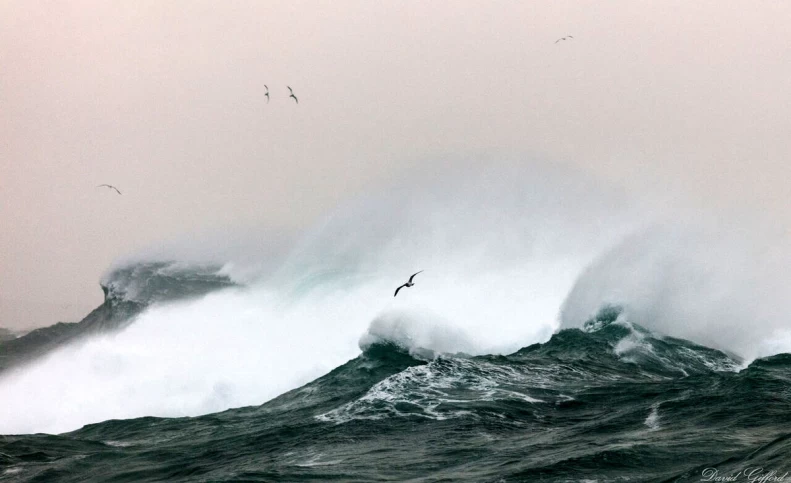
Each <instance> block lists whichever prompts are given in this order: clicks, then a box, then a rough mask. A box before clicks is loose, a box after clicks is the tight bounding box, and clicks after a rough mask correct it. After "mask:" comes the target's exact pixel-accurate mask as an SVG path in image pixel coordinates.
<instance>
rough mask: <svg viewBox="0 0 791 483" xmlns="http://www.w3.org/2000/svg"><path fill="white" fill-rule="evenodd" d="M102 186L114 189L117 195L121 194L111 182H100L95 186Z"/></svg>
mask: <svg viewBox="0 0 791 483" xmlns="http://www.w3.org/2000/svg"><path fill="white" fill-rule="evenodd" d="M102 186H106V187H108V188H110V189H114V190H115V191H116V192H117V193H118V194H119V195H120V194H121V192H120V191H118V188H116V187H115V186H113V185H111V184H100V185H99V186H97V188H101V187H102Z"/></svg>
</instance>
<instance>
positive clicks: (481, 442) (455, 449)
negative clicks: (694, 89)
mask: <svg viewBox="0 0 791 483" xmlns="http://www.w3.org/2000/svg"><path fill="white" fill-rule="evenodd" d="M614 318H615V316H614V314H608V313H604V314H603V315H602V316H601V317H600V320H598V321H594V323H591V324H589V325H588V328H587V330H586V331H582V330H577V329H571V330H565V331H562V332H559V333H557V334H555V335H554V336H553V337H552V339H551V340H550V341H548V342H547V343H545V344H539V345H533V346H530V347H526V348H524V349H522V350H520V351H518V352H517V353H514V354H512V355H509V356H481V357H464V356H458V357H441V358H437V359H433V360H421V359H419V358H416V357H413V356H411V355H410V354H409V353H407V352H406V351H404V350H403V349H401V348H399V347H397V346H395V345H391V344H377V345H373V346H371V347H369V348H367V350H366V351H365V352H364V353H363V354H362V355H360V356H359V357H357V358H356V359H354V360H351V361H349V362H348V363H346V364H345V365H343V366H341V367H338V368H336V369H335V370H334V371H332V372H331V373H329V374H327V375H325V376H324V377H321V378H319V379H317V380H315V381H313V382H311V383H309V384H307V385H305V386H303V387H301V388H299V389H296V390H294V391H291V392H288V393H286V394H283V395H282V396H280V397H278V398H276V399H274V400H271V401H269V402H267V403H266V404H263V405H261V406H258V407H249V408H242V409H233V410H229V411H225V412H223V413H219V414H211V415H207V416H202V417H196V418H178V419H163V418H141V419H134V420H124V421H106V422H102V423H99V424H92V425H88V426H86V427H84V428H82V429H80V430H78V431H74V432H71V433H66V434H62V435H58V436H51V435H26V436H0V480H2V481H41V482H49V481H68V482H82V481H115V482H121V481H128V482H133V481H271V482H291V481H316V482H321V481H354V482H369V481H415V482H418V481H420V482H434V481H437V482H438V481H446V482H454V481H471V482H518V481H525V482H531V481H569V482H572V481H573V482H582V481H588V482H591V481H597V482H610V481H657V482H660V481H705V477H704V476H703V472H704V471H705V470H706V469H707V468H709V469H715V470H716V471H717V472H718V475H719V476H720V477H722V476H727V475H736V476H734V478H736V479H735V480H732V481H750V480H749V479H748V477H747V476H746V475H744V474H743V473H744V472H745V469H748V468H756V467H761V468H762V470H761V471H763V473H764V474H768V473H769V472H771V471H776V472H777V474H776V476H777V477H780V476H782V475H783V473H785V472H786V471H788V472H789V474H790V475H791V355H789V354H781V355H777V356H773V357H770V358H766V359H759V360H756V361H754V362H752V363H751V364H750V365H749V366H748V367H746V368H742V367H741V366H742V363H741V361H739V360H738V359H737V358H735V357H732V356H729V355H727V354H724V353H722V352H719V351H716V350H713V349H709V348H706V347H702V346H699V345H695V344H693V343H691V342H687V341H683V340H679V339H673V338H661V337H656V336H653V335H651V334H650V333H648V332H647V331H644V330H643V329H641V328H640V327H639V326H631V325H626V324H622V323H620V322H613V319H614ZM305 357H310V354H305ZM53 404H57V402H56V401H53ZM709 471H711V470H709ZM739 472H742V473H739ZM756 475H757V474H756V473H753V476H756ZM710 481H714V480H710ZM767 481H771V480H767ZM775 481H778V480H775ZM786 481H791V476H789V477H786Z"/></svg>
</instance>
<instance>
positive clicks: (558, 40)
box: [555, 35, 574, 43]
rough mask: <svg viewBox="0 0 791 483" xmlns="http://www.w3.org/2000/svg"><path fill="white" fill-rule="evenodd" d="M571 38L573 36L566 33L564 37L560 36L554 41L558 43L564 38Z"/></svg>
mask: <svg viewBox="0 0 791 483" xmlns="http://www.w3.org/2000/svg"><path fill="white" fill-rule="evenodd" d="M573 38H574V37H572V36H571V35H566V36H565V37H561V38H559V39H557V40H556V41H555V43H558V42H560V41H561V40H566V39H573Z"/></svg>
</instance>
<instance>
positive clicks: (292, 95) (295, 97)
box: [286, 86, 299, 104]
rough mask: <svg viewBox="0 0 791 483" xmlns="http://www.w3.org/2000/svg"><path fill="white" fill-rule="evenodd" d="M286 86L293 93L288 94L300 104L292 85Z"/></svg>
mask: <svg viewBox="0 0 791 483" xmlns="http://www.w3.org/2000/svg"><path fill="white" fill-rule="evenodd" d="M286 87H288V91H289V92H290V93H291V95H290V96H288V97H293V98H294V101H296V103H297V104H299V99H297V96H295V95H294V91H293V90H291V87H289V86H286Z"/></svg>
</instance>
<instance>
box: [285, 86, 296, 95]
mask: <svg viewBox="0 0 791 483" xmlns="http://www.w3.org/2000/svg"><path fill="white" fill-rule="evenodd" d="M286 87H288V92H290V93H291V94H294V91H293V90H291V87H289V86H286Z"/></svg>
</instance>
